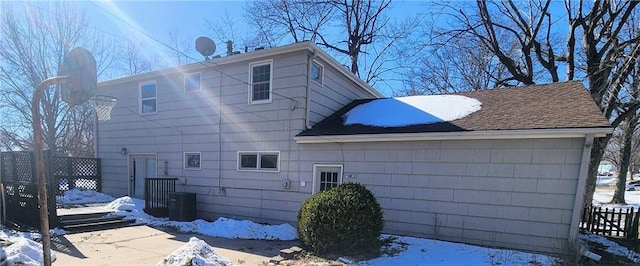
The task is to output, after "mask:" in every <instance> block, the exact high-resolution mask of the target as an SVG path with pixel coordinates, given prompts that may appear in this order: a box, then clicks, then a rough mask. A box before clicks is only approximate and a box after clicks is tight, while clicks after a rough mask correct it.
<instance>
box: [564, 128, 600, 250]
mask: <svg viewBox="0 0 640 266" xmlns="http://www.w3.org/2000/svg"><path fill="white" fill-rule="evenodd" d="M593 138H594V136H593V135H592V134H589V135H586V136H585V138H584V146H582V160H581V161H580V173H579V174H578V184H577V186H576V198H575V200H574V202H573V214H572V215H571V224H570V227H569V238H568V240H569V243H575V242H576V240H578V229H579V228H578V227H579V223H580V214H581V213H582V207H583V200H584V193H585V191H586V187H585V184H586V182H587V175H588V174H589V162H590V161H591V147H593Z"/></svg>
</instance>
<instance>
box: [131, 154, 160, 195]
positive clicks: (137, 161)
mask: <svg viewBox="0 0 640 266" xmlns="http://www.w3.org/2000/svg"><path fill="white" fill-rule="evenodd" d="M156 169H157V165H156V155H155V154H143V155H137V154H133V155H131V156H129V195H130V196H132V197H134V198H139V199H143V198H144V179H145V178H155V177H156Z"/></svg>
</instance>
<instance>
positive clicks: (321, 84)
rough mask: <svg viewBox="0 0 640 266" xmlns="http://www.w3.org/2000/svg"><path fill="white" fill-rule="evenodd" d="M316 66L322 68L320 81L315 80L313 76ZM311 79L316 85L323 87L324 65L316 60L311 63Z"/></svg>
mask: <svg viewBox="0 0 640 266" xmlns="http://www.w3.org/2000/svg"><path fill="white" fill-rule="evenodd" d="M314 65H317V66H318V68H320V70H319V71H320V73H319V74H320V76H319V77H318V79H319V80H315V79H313V77H312V76H311V73H312V69H313V67H314ZM309 79H311V81H313V82H315V83H316V84H318V85H320V86H323V85H324V65H322V64H320V63H318V62H317V61H316V60H312V61H311V66H309Z"/></svg>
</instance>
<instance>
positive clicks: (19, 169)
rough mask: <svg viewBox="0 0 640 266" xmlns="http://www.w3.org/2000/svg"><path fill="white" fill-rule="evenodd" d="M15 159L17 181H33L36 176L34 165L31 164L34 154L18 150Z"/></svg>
mask: <svg viewBox="0 0 640 266" xmlns="http://www.w3.org/2000/svg"><path fill="white" fill-rule="evenodd" d="M15 156H16V157H15V160H14V161H13V163H15V165H14V166H13V167H15V173H16V175H15V177H14V178H15V179H14V180H16V181H25V182H33V181H35V177H34V174H33V166H32V165H31V163H32V161H31V159H32V154H31V153H29V152H16V154H15Z"/></svg>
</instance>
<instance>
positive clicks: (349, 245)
mask: <svg viewBox="0 0 640 266" xmlns="http://www.w3.org/2000/svg"><path fill="white" fill-rule="evenodd" d="M383 226H384V220H383V217H382V210H381V208H380V204H378V201H377V200H376V198H375V197H374V196H373V194H372V193H371V192H370V191H369V190H367V188H365V187H364V186H363V185H360V184H354V183H346V184H342V185H339V186H337V187H335V188H332V189H330V190H327V191H323V192H321V193H317V194H315V195H313V196H311V197H310V198H309V199H307V200H306V201H305V202H304V203H302V206H301V207H300V212H299V213H298V237H299V238H300V241H301V242H302V244H304V245H305V246H307V247H308V248H310V249H311V250H313V252H315V253H317V254H340V255H366V254H371V253H377V252H378V251H379V250H380V240H379V237H380V232H381V231H382V227H383Z"/></svg>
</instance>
